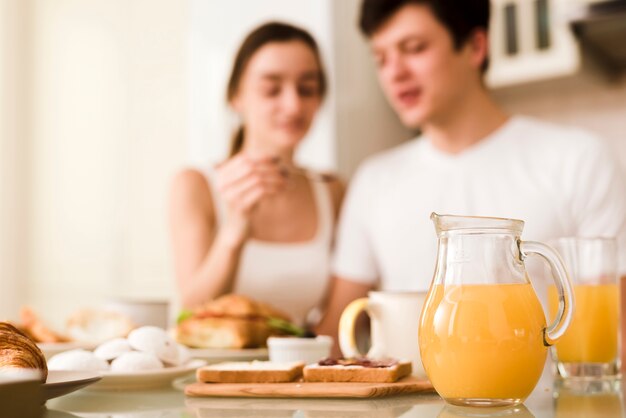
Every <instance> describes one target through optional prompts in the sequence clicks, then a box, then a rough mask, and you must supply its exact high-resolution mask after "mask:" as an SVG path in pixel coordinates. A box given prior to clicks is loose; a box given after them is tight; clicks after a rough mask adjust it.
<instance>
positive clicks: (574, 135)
mask: <svg viewBox="0 0 626 418" xmlns="http://www.w3.org/2000/svg"><path fill="white" fill-rule="evenodd" d="M514 123H515V124H516V125H515V126H516V127H517V129H516V131H515V132H517V133H518V134H519V135H520V136H523V138H524V140H525V141H526V142H527V143H536V144H537V145H540V146H543V147H545V146H552V147H554V148H555V149H558V150H559V151H561V152H563V151H564V150H567V149H575V148H577V149H579V150H580V149H582V148H603V147H604V146H605V143H604V141H602V140H601V139H600V138H599V137H598V136H597V135H596V134H594V133H592V132H590V131H587V130H585V129H582V128H579V127H575V126H569V125H564V124H558V123H553V122H548V121H544V120H541V119H536V118H532V117H528V116H516V117H515V120H514Z"/></svg>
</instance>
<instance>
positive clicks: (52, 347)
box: [37, 341, 96, 359]
mask: <svg viewBox="0 0 626 418" xmlns="http://www.w3.org/2000/svg"><path fill="white" fill-rule="evenodd" d="M37 347H39V349H41V351H42V352H43V355H44V356H46V359H49V358H50V357H52V356H54V355H55V354H59V353H62V352H63V351H68V350H75V349H77V348H83V349H85V350H93V349H94V348H96V346H95V345H94V344H93V343H85V342H77V341H70V342H67V343H37Z"/></svg>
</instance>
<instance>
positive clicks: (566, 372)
mask: <svg viewBox="0 0 626 418" xmlns="http://www.w3.org/2000/svg"><path fill="white" fill-rule="evenodd" d="M552 245H553V247H554V248H555V249H556V250H557V251H558V252H559V253H560V255H561V257H562V259H563V261H564V262H565V265H566V268H567V269H568V270H569V272H570V277H571V280H572V284H573V287H574V298H575V300H576V310H575V312H574V317H573V319H572V322H571V324H570V326H569V328H568V329H567V331H566V332H565V334H564V335H563V336H562V337H561V339H560V340H559V341H558V342H557V343H556V345H554V346H553V347H552V349H551V355H552V359H553V360H554V364H555V365H556V372H557V374H558V375H559V376H561V377H564V378H582V379H598V378H600V379H602V378H619V377H620V352H621V350H620V345H621V341H620V340H621V336H620V291H619V286H618V277H617V276H618V274H617V243H616V241H615V239H612V238H561V239H559V240H556V241H554V242H553V243H552ZM548 302H549V305H550V313H551V315H555V314H556V312H557V309H558V298H557V290H556V287H554V286H553V287H551V288H549V290H548Z"/></svg>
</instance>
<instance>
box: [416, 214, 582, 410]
mask: <svg viewBox="0 0 626 418" xmlns="http://www.w3.org/2000/svg"><path fill="white" fill-rule="evenodd" d="M431 219H432V220H433V222H434V223H435V229H436V230H437V236H438V238H439V245H438V254H437V264H436V268H435V274H434V277H433V281H432V284H431V286H430V290H429V292H428V296H427V297H426V302H425V304H424V308H423V310H422V314H421V317H420V326H419V346H420V353H421V357H422V363H423V365H424V369H425V370H426V374H427V375H428V377H429V379H430V381H431V382H432V384H433V386H434V387H435V389H436V390H437V392H438V393H439V395H441V397H443V398H444V399H445V400H446V401H447V402H449V403H451V404H455V405H470V406H506V405H516V404H519V403H521V402H522V401H523V400H524V399H525V398H526V397H527V396H528V395H529V394H530V393H531V392H532V390H533V388H534V387H535V385H536V384H537V382H538V380H539V378H540V376H541V373H542V371H543V367H544V364H545V360H546V355H547V348H548V346H550V345H552V344H554V343H555V342H556V340H558V339H559V338H560V337H561V335H563V333H564V332H565V330H566V329H567V326H568V325H569V323H570V321H571V318H572V312H573V300H572V294H573V292H572V287H571V284H570V281H569V278H568V275H567V272H566V270H565V267H564V266H563V262H562V261H561V259H560V257H559V255H558V254H557V253H556V252H555V251H554V250H552V249H551V248H550V247H548V246H547V245H544V244H541V243H539V242H532V241H522V240H521V239H520V236H521V233H522V229H523V227H524V222H523V221H520V220H515V219H502V218H483V217H464V216H452V215H438V214H436V213H433V214H432V215H431ZM530 254H537V255H539V256H541V257H543V258H544V259H545V260H546V261H547V262H548V264H549V265H550V267H551V270H552V273H553V276H554V279H555V283H556V288H557V290H558V295H559V311H558V315H557V317H556V319H555V321H554V323H553V324H551V325H550V326H549V327H547V328H546V319H545V316H544V313H543V309H542V307H541V304H540V302H539V299H538V298H537V295H536V294H535V291H534V289H533V287H532V285H531V283H530V280H529V279H528V275H527V274H526V268H525V266H524V259H525V258H526V257H527V256H528V255H530Z"/></svg>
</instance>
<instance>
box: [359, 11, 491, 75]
mask: <svg viewBox="0 0 626 418" xmlns="http://www.w3.org/2000/svg"><path fill="white" fill-rule="evenodd" d="M407 4H423V5H426V6H428V7H430V10H432V12H433V14H434V15H435V17H436V18H437V20H439V22H441V23H442V24H443V25H444V26H445V27H446V29H447V30H448V32H449V33H450V35H451V36H452V41H453V43H454V48H455V49H456V50H459V49H460V48H461V47H462V46H463V45H465V42H467V40H468V39H469V37H470V36H471V35H472V33H473V32H474V31H475V30H477V29H483V30H485V31H487V30H488V29H489V13H490V8H489V0H363V2H362V3H361V16H360V17H359V27H360V29H361V32H363V34H364V35H365V36H367V37H370V36H372V35H373V34H374V32H376V31H377V30H378V29H379V28H380V27H381V26H382V25H383V23H385V21H387V19H389V18H390V17H391V15H393V14H394V13H395V12H396V11H398V10H399V9H400V8H401V7H403V6H405V5H407ZM488 66H489V58H488V57H487V58H485V61H484V62H483V64H482V67H481V70H482V71H483V72H485V71H486V70H487V67H488Z"/></svg>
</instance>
